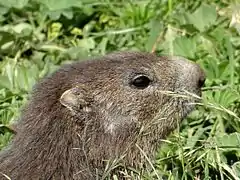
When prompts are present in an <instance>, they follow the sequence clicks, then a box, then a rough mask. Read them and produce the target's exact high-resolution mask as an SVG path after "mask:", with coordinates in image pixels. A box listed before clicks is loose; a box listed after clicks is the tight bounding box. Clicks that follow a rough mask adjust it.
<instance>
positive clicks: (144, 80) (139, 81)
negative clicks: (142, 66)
mask: <svg viewBox="0 0 240 180" xmlns="http://www.w3.org/2000/svg"><path fill="white" fill-rule="evenodd" d="M150 82H151V80H150V79H149V78H148V77H147V76H145V75H137V76H135V77H134V78H133V79H132V81H131V84H132V85H133V86H135V87H136V88H139V89H144V88H147V87H148V86H149V84H150Z"/></svg>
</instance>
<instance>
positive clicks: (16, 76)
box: [0, 0, 240, 180]
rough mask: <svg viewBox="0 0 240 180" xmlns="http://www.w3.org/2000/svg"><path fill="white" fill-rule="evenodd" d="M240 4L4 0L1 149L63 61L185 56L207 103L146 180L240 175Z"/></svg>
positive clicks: (0, 13) (171, 140)
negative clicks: (36, 89)
mask: <svg viewBox="0 0 240 180" xmlns="http://www.w3.org/2000/svg"><path fill="white" fill-rule="evenodd" d="M239 7H240V2H237V1H217V0H216V1H208V0H203V1H200V0H196V1H186V0H179V1H176V0H175V1H174V0H168V1H159V0H129V1H126V0H122V1H119V0H115V1H114V0H100V1H94V0H88V1H86V0H85V1H84V0H82V1H79V0H72V1H67V0H48V1H47V0H42V1H38V0H19V1H17V2H16V1H14V0H9V1H7V2H6V1H3V0H0V9H1V10H0V24H1V25H0V148H3V147H4V146H5V145H6V144H7V143H8V142H9V140H10V139H11V136H12V132H11V123H13V122H14V121H16V120H17V118H18V117H19V112H20V109H21V107H22V105H23V104H24V103H25V102H26V100H27V95H28V93H29V92H30V91H31V88H32V86H33V85H34V84H35V83H36V82H37V81H38V80H39V79H40V78H42V77H44V76H45V75H47V74H49V73H51V72H52V71H54V70H56V69H57V68H59V66H60V65H62V64H64V63H70V62H72V61H75V60H78V59H81V58H86V57H89V56H99V55H103V54H106V53H108V52H112V51H117V50H137V51H149V52H156V53H158V54H172V55H181V56H184V57H186V58H189V59H191V60H192V61H195V62H197V63H198V64H200V66H201V67H202V68H203V69H204V71H205V72H206V75H207V80H206V87H205V88H204V92H203V101H202V103H200V104H199V106H198V108H197V110H196V111H194V112H193V113H191V115H190V116H189V117H188V118H186V119H185V120H184V121H183V123H182V124H181V125H180V126H179V127H178V129H177V130H176V131H175V132H174V133H172V134H171V135H170V136H169V137H168V139H167V140H164V143H163V145H162V146H161V147H160V148H159V151H158V154H157V158H156V162H155V164H151V166H152V167H153V170H152V171H151V172H148V173H147V175H146V177H145V179H158V178H159V179H160V178H161V177H165V178H166V179H169V180H170V179H182V180H186V179H196V180H197V179H204V180H207V179H220V180H223V179H224V180H225V179H234V180H237V179H240V52H239V47H240V36H239V35H240V20H239V15H240V11H239ZM146 158H147V155H146Z"/></svg>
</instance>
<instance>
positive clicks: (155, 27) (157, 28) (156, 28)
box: [145, 19, 163, 52]
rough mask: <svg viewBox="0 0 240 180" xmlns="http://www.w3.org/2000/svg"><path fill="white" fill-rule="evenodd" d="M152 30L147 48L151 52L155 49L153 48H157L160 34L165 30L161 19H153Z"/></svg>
mask: <svg viewBox="0 0 240 180" xmlns="http://www.w3.org/2000/svg"><path fill="white" fill-rule="evenodd" d="M151 24H152V25H151V30H150V32H149V34H150V36H149V38H148V40H147V43H146V46H145V49H146V50H147V51H149V52H151V51H152V50H153V48H156V47H155V46H156V45H157V43H158V42H157V41H158V39H159V36H160V35H161V33H162V32H163V25H162V23H161V21H160V20H158V19H157V20H153V21H152V23H151Z"/></svg>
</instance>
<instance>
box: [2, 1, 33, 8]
mask: <svg viewBox="0 0 240 180" xmlns="http://www.w3.org/2000/svg"><path fill="white" fill-rule="evenodd" d="M28 1H29V0H7V1H5V0H0V5H2V6H3V7H8V8H12V7H14V8H17V9H22V8H23V7H25V6H26V5H27V4H28Z"/></svg>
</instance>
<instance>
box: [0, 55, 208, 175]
mask: <svg viewBox="0 0 240 180" xmlns="http://www.w3.org/2000/svg"><path fill="white" fill-rule="evenodd" d="M134 73H145V74H146V75H148V76H149V77H151V78H152V80H153V82H152V84H151V85H149V87H147V88H145V89H136V88H134V87H131V86H130V85H129V80H130V79H131V78H132V77H133V76H134ZM203 81H204V74H203V72H202V70H201V69H200V68H199V67H198V66H197V65H196V64H193V63H190V62H186V61H185V60H182V59H181V58H178V57H157V56H155V55H154V54H149V53H137V52H121V53H113V54H109V55H106V56H104V57H102V58H98V59H96V60H89V61H84V62H76V63H73V64H71V65H65V66H64V67H62V68H61V69H59V70H58V71H56V72H55V73H53V74H52V75H50V76H49V77H46V78H44V79H43V80H42V81H41V82H39V83H38V84H37V85H36V86H35V88H34V90H33V93H32V95H31V99H30V101H29V102H28V104H27V105H26V106H25V108H24V109H23V112H22V115H21V118H20V120H19V121H18V127H17V131H18V132H17V134H16V135H15V137H14V139H13V141H12V142H11V144H10V145H9V146H8V147H7V148H6V149H5V150H4V151H2V152H1V155H0V172H1V173H4V174H5V175H7V176H9V177H10V178H12V179H13V180H31V179H34V180H50V179H51V180H52V179H54V180H71V179H80V180H81V179H86V180H90V179H96V176H98V175H99V176H102V175H103V171H104V168H105V166H106V162H105V161H104V160H114V159H117V158H121V157H122V156H123V157H122V161H120V162H121V163H122V164H123V165H124V166H131V167H133V168H141V167H145V166H147V161H146V158H145V157H144V156H143V154H142V153H141V152H140V151H139V148H138V147H137V146H136V144H137V145H138V146H139V147H140V148H141V149H142V150H143V151H144V152H145V153H146V154H147V155H148V156H149V158H150V159H152V158H154V152H155V151H156V148H157V147H158V146H159V143H160V141H161V139H163V138H165V137H166V136H167V135H168V134H169V133H170V132H171V131H172V130H174V128H175V127H176V125H177V123H178V121H181V120H182V119H183V118H184V117H185V116H186V115H187V114H188V113H189V112H190V111H191V110H192V109H193V106H191V105H188V104H187V103H188V102H189V101H190V100H186V99H185V100H184V99H183V98H180V97H174V96H170V95H166V94H165V93H163V92H162V91H173V92H182V90H183V89H185V90H187V91H189V92H191V93H195V94H197V95H200V88H201V83H202V82H203ZM71 88H75V90H76V93H77V94H78V96H77V97H79V99H80V100H81V101H80V100H78V98H77V103H79V106H76V107H78V108H76V107H75V108H67V107H66V106H63V104H61V103H60V101H59V99H60V97H61V96H62V94H63V93H64V92H65V91H66V90H69V89H71ZM191 100H192V99H191ZM81 106H83V107H81ZM84 108H85V109H84ZM96 170H98V171H96ZM96 172H97V173H96ZM0 177H1V176H0ZM2 177H3V176H2ZM2 177H1V178H0V179H4V178H2Z"/></svg>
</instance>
